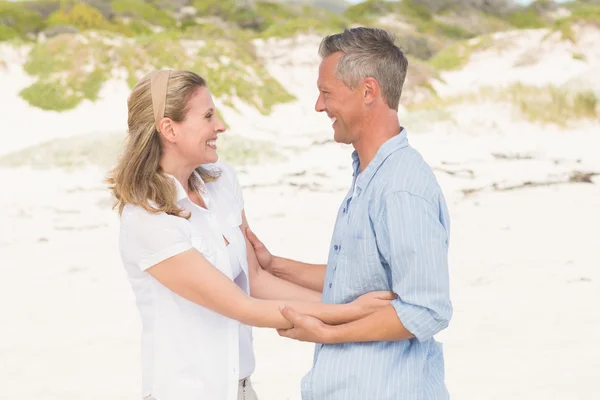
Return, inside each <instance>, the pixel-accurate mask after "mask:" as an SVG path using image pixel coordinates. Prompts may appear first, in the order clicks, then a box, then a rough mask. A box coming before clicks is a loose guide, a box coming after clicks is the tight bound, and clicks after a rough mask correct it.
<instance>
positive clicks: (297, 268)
mask: <svg viewBox="0 0 600 400" xmlns="http://www.w3.org/2000/svg"><path fill="white" fill-rule="evenodd" d="M246 235H247V238H248V240H249V241H250V243H251V244H252V247H253V248H254V251H255V254H256V258H257V260H258V262H259V264H260V266H261V267H262V268H263V269H264V270H266V271H268V272H270V273H271V274H273V275H275V276H276V277H279V278H281V279H284V280H286V281H288V282H292V283H295V284H296V285H299V286H302V287H304V288H307V289H310V290H313V291H317V292H319V293H320V292H322V291H323V285H324V284H325V268H326V265H325V264H308V263H303V262H300V261H294V260H290V259H288V258H283V257H277V256H273V255H272V254H271V253H270V252H269V250H267V248H266V247H265V245H264V244H263V243H262V242H261V241H260V240H259V239H258V238H257V237H256V235H255V234H254V232H252V230H251V229H250V228H246Z"/></svg>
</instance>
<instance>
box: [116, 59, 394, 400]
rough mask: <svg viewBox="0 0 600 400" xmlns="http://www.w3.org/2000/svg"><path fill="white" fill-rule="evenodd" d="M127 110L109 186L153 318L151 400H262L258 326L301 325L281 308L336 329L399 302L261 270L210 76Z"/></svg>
mask: <svg viewBox="0 0 600 400" xmlns="http://www.w3.org/2000/svg"><path fill="white" fill-rule="evenodd" d="M128 109H129V116H128V127H129V135H128V140H127V144H126V146H125V149H124V153H123V154H122V156H121V158H120V160H119V163H118V165H117V167H116V168H115V169H114V170H113V171H112V173H111V176H110V177H109V183H110V185H111V190H112V192H113V194H114V196H115V198H116V205H115V207H118V210H119V214H120V216H121V230H120V244H119V247H120V251H121V257H122V260H123V263H124V265H125V268H126V270H127V274H128V278H129V280H130V283H131V286H132V288H133V291H134V294H135V296H136V302H137V306H138V308H139V312H140V315H141V319H142V369H143V371H142V375H143V379H142V380H143V396H144V397H145V398H152V399H156V400H199V399H209V400H233V399H236V398H238V399H256V394H255V392H254V390H253V389H252V386H251V384H250V380H249V377H250V374H251V373H252V372H253V370H254V354H253V351H252V333H251V329H250V328H249V326H259V327H271V328H280V329H287V328H291V324H290V323H289V321H287V320H286V319H285V318H283V316H282V315H281V313H280V311H279V310H280V306H283V304H284V301H285V302H286V304H291V305H292V306H293V307H294V308H295V309H296V310H298V311H299V312H302V313H304V314H309V315H312V316H315V317H317V318H319V319H321V320H323V321H324V322H326V323H329V324H339V323H345V322H349V321H352V320H355V319H358V318H362V317H364V316H365V315H368V314H370V313H371V312H372V311H373V310H375V309H376V308H378V307H380V306H384V305H386V304H388V303H389V299H390V297H389V294H388V293H385V292H384V293H382V292H377V293H372V294H368V295H365V296H362V297H361V298H359V299H357V300H356V301H354V302H353V303H350V304H343V305H330V304H321V303H320V293H318V292H315V291H312V290H309V289H306V288H302V287H299V286H296V285H294V284H291V283H288V282H285V281H282V280H280V279H279V278H276V277H274V276H272V275H270V274H269V273H268V272H266V271H263V270H261V269H260V267H259V265H258V263H257V261H256V257H255V254H254V250H253V248H252V246H251V245H249V244H248V242H247V238H246V237H245V235H244V233H243V232H244V231H245V229H246V227H247V222H246V217H245V214H244V209H243V197H242V192H241V189H240V185H239V183H238V181H237V178H236V176H235V173H234V171H233V170H232V168H231V167H229V166H228V165H227V164H225V163H222V162H218V163H217V159H218V156H217V151H216V150H217V146H216V142H217V140H218V135H219V134H221V133H223V132H224V131H225V128H224V126H223V123H222V121H221V120H220V119H219V117H218V116H217V115H216V110H215V105H214V103H213V100H212V98H211V95H210V92H209V90H208V89H207V87H206V82H205V81H204V79H202V78H201V77H200V76H198V75H196V74H195V73H193V72H189V71H168V70H163V71H154V72H153V73H152V74H150V75H149V76H146V77H144V78H143V79H142V80H141V81H140V82H139V83H138V84H137V85H136V86H135V88H134V89H133V91H132V93H131V95H130V97H129V99H128ZM250 294H252V296H253V297H250ZM274 299H278V300H274Z"/></svg>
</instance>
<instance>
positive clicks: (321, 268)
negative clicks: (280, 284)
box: [270, 257, 326, 292]
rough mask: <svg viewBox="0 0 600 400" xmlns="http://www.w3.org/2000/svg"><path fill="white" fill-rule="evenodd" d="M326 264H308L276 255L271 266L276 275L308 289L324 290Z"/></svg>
mask: <svg viewBox="0 0 600 400" xmlns="http://www.w3.org/2000/svg"><path fill="white" fill-rule="evenodd" d="M325 268H326V266H325V264H307V263H303V262H300V261H294V260H290V259H288V258H282V257H274V259H273V266H272V267H271V268H270V270H271V272H273V274H274V275H275V276H278V277H280V278H282V279H285V280H286V281H289V282H293V283H295V284H296V285H300V286H303V287H305V288H308V289H312V290H316V291H318V292H322V291H323V285H324V284H325Z"/></svg>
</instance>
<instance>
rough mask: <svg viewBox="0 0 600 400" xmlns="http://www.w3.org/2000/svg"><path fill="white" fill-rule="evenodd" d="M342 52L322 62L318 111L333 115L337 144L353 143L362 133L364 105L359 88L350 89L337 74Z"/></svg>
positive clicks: (334, 137)
mask: <svg viewBox="0 0 600 400" xmlns="http://www.w3.org/2000/svg"><path fill="white" fill-rule="evenodd" d="M342 55H343V54H342V53H334V54H332V55H330V56H328V57H325V58H324V59H323V61H321V65H320V66H319V78H318V80H317V87H318V89H319V97H318V98H317V102H316V104H315V110H316V111H317V112H326V113H327V116H329V118H331V122H332V127H333V139H334V140H335V141H336V142H337V143H345V144H352V143H354V142H355V141H356V140H358V138H359V135H360V129H361V121H362V119H363V112H364V108H363V106H364V104H363V100H362V96H361V95H360V93H361V90H360V87H359V88H356V89H354V90H351V89H349V88H348V87H347V86H346V85H345V84H344V83H343V82H342V81H341V80H339V79H338V78H337V77H336V76H335V67H336V65H337V63H338V60H339V59H340V57H341V56H342Z"/></svg>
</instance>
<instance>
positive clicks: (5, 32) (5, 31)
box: [0, 25, 21, 42]
mask: <svg viewBox="0 0 600 400" xmlns="http://www.w3.org/2000/svg"><path fill="white" fill-rule="evenodd" d="M18 37H21V34H20V33H19V32H18V31H17V30H16V29H14V28H11V27H10V26H6V25H0V42H1V41H4V40H11V39H15V38H18Z"/></svg>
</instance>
